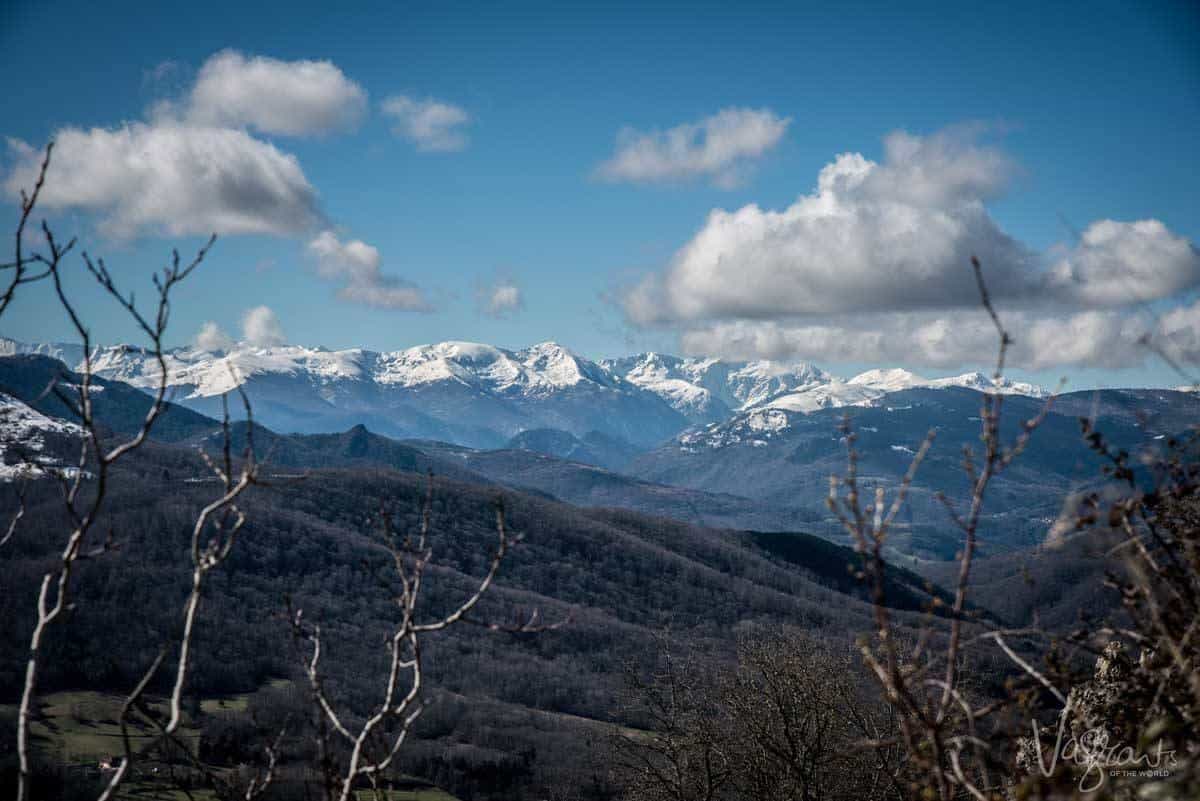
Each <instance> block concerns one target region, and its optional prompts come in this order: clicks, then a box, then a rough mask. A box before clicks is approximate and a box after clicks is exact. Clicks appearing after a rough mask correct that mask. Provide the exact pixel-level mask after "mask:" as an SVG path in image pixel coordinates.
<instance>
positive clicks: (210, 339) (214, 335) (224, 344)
mask: <svg viewBox="0 0 1200 801" xmlns="http://www.w3.org/2000/svg"><path fill="white" fill-rule="evenodd" d="M193 344H194V345H195V346H196V347H197V348H199V349H200V350H205V351H208V352H210V353H212V352H214V351H219V350H229V349H230V348H232V347H233V344H234V343H233V337H231V336H229V335H228V334H226V333H225V332H224V331H222V330H221V327H220V326H219V325H217V324H216V323H214V322H213V321H212V320H209V321H207V322H205V323H204V324H203V325H201V326H200V331H199V332H197V334H196V338H195V339H194V340H193Z"/></svg>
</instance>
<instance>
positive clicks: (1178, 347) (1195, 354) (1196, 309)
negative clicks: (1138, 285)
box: [1152, 300, 1200, 365]
mask: <svg viewBox="0 0 1200 801" xmlns="http://www.w3.org/2000/svg"><path fill="white" fill-rule="evenodd" d="M1152 341H1153V344H1154V345H1156V346H1157V347H1158V348H1159V349H1161V350H1162V352H1163V353H1165V354H1166V355H1167V356H1168V357H1170V358H1171V359H1173V360H1174V361H1175V362H1176V363H1178V364H1190V365H1198V364H1200V300H1197V301H1195V302H1194V303H1192V304H1191V305H1190V306H1179V307H1177V308H1175V309H1172V310H1171V311H1169V312H1167V313H1166V314H1164V315H1163V316H1162V317H1161V318H1160V319H1159V321H1158V325H1157V326H1155V330H1154V338H1153V340H1152Z"/></svg>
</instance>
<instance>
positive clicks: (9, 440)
mask: <svg viewBox="0 0 1200 801" xmlns="http://www.w3.org/2000/svg"><path fill="white" fill-rule="evenodd" d="M82 433H83V432H82V429H80V427H79V426H77V425H76V424H74V423H69V422H67V421H65V420H58V419H56V418H53V417H47V416H46V415H44V414H42V413H41V412H39V411H37V410H36V409H33V408H31V407H30V406H28V405H27V404H25V403H23V402H22V401H19V400H17V399H16V398H14V397H12V396H11V395H8V394H6V393H3V392H0V481H14V480H17V479H20V478H36V477H39V476H43V475H45V474H46V472H47V470H49V469H51V468H56V469H59V470H64V471H68V470H71V469H77V468H67V467H64V466H63V465H62V463H61V461H60V460H59V459H58V458H56V457H55V456H53V455H52V454H50V453H47V452H46V440H47V438H48V437H50V438H55V437H57V438H63V437H69V438H72V439H75V438H78V437H79V436H80V435H81V434H82Z"/></svg>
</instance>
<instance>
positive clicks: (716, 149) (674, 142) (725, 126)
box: [596, 108, 791, 187]
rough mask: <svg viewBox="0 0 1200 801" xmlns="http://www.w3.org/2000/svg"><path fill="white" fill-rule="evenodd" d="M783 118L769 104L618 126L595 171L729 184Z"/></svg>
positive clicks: (780, 128) (618, 177)
mask: <svg viewBox="0 0 1200 801" xmlns="http://www.w3.org/2000/svg"><path fill="white" fill-rule="evenodd" d="M789 124H791V119H790V118H788V117H780V116H778V115H777V114H775V113H774V112H773V111H771V110H770V109H748V108H727V109H723V110H721V111H719V112H717V113H716V114H714V115H713V116H711V117H706V118H704V119H702V120H700V121H699V122H690V123H686V124H683V125H678V126H676V127H674V128H669V129H667V130H665V131H650V132H641V131H637V130H635V129H633V128H624V129H622V130H621V131H620V132H619V133H618V134H617V149H616V152H615V153H614V154H613V156H612V158H610V159H609V160H608V161H606V162H604V163H603V164H601V165H600V166H599V167H598V168H597V169H596V175H597V177H599V178H601V179H604V180H608V181H629V182H633V183H642V182H659V181H677V180H682V179H688V178H695V177H698V176H706V177H708V178H709V179H711V180H712V182H713V183H714V184H716V185H718V186H722V187H730V186H733V185H736V184H737V183H738V182H739V181H740V180H741V178H742V176H743V174H744V172H745V171H746V169H747V168H748V167H749V164H750V162H751V161H752V160H754V159H757V158H759V157H761V156H762V155H763V154H765V153H766V152H767V151H769V150H771V149H772V148H774V147H775V146H776V145H778V144H779V141H780V140H781V139H782V138H783V135H784V133H785V132H786V131H787V128H788V125H789Z"/></svg>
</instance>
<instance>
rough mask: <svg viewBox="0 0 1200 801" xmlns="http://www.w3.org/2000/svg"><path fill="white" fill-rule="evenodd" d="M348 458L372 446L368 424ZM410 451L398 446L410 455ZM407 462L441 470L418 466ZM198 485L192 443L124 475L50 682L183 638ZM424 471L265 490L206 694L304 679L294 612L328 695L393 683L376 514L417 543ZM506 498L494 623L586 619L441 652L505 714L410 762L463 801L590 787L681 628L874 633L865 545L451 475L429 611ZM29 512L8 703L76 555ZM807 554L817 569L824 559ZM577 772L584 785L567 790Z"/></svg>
mask: <svg viewBox="0 0 1200 801" xmlns="http://www.w3.org/2000/svg"><path fill="white" fill-rule="evenodd" d="M337 445H338V447H339V448H341V449H343V450H345V449H349V450H350V451H356V450H357V447H358V446H357V445H355V436H354V434H353V432H351V434H350V435H349V440H348V441H341V440H339V441H338V442H337ZM368 451H370V448H369V447H368ZM282 453H283V452H282V451H281V454H282ZM404 453H406V451H404V450H397V451H395V452H394V453H393V454H392V455H393V456H395V457H396V458H397V459H398V461H401V462H402V461H403V459H401V458H400V456H402V455H403V454H404ZM292 455H293V456H294V455H295V454H294V453H293V454H292ZM289 461H290V459H289ZM295 463H296V464H297V466H300V465H301V464H302V460H300V459H298V458H297V459H296V462H295ZM406 466H411V467H415V468H422V467H424V465H422V464H420V463H419V460H418V462H417V463H414V464H411V465H406ZM200 474H201V470H200V469H199V460H198V457H197V456H196V454H195V453H194V451H193V450H191V449H190V448H181V447H177V446H171V445H166V444H161V443H156V444H155V445H154V446H153V447H151V448H148V449H146V450H143V451H140V452H138V453H137V455H136V457H135V458H132V459H130V460H129V461H127V462H125V463H124V466H123V467H122V468H121V469H120V471H119V472H118V473H117V474H115V475H114V477H113V478H114V480H113V484H112V487H113V489H112V496H111V498H110V502H109V503H108V505H107V509H108V510H109V512H108V514H107V516H106V518H105V519H104V520H103V521H102V524H101V525H100V526H98V530H100V531H104V532H107V531H109V530H110V529H111V531H112V532H113V536H114V538H115V540H116V541H117V542H119V543H120V549H119V550H118V551H116V552H114V553H111V554H109V555H107V556H104V557H102V558H98V559H95V560H88V561H87V562H86V563H84V564H82V565H81V567H80V570H79V576H78V589H77V594H76V596H75V597H76V604H77V605H76V609H75V611H74V612H73V614H72V615H71V617H70V619H69V620H68V621H67V622H66V623H65V624H64V625H61V626H59V627H57V628H55V629H54V630H53V632H52V633H51V634H50V636H49V639H48V641H47V644H46V648H47V658H46V659H45V670H44V673H43V683H42V687H43V688H44V690H46V691H52V690H54V689H62V688H86V687H103V688H109V689H111V688H128V687H131V686H132V685H133V684H134V683H135V682H136V679H137V675H138V674H139V673H140V672H141V671H142V670H144V669H145V667H146V666H147V665H148V664H149V663H150V662H151V661H152V660H153V659H154V657H155V655H156V654H157V652H158V648H159V647H160V646H161V644H162V637H163V633H164V632H172V631H175V630H176V627H177V625H178V621H179V605H180V603H181V601H182V598H183V596H184V594H185V592H186V587H187V582H188V577H189V562H188V558H187V550H186V549H187V538H188V535H189V532H190V525H191V520H192V518H193V516H194V514H195V512H196V510H197V509H198V508H199V507H200V506H201V505H202V504H203V503H204V502H206V501H207V500H209V499H210V498H211V497H212V495H213V493H214V491H215V485H214V484H212V483H210V482H205V481H202V480H197V478H196V477H197V476H199V475H200ZM426 480H427V479H426V478H425V476H424V475H422V474H421V473H419V472H415V471H412V470H409V471H405V470H398V469H392V468H387V467H383V466H382V465H381V464H380V463H377V464H376V466H375V467H373V468H372V469H362V468H361V467H360V468H357V469H329V468H323V469H315V470H311V471H310V472H309V473H308V475H307V476H306V477H304V478H300V479H296V478H289V477H287V475H282V474H281V475H280V476H279V477H277V478H275V479H274V480H272V481H271V483H270V486H268V487H263V488H257V489H255V490H254V491H253V493H252V495H251V496H249V497H247V499H246V502H245V503H244V504H243V508H244V509H245V511H246V513H247V515H248V520H249V522H248V523H247V526H246V528H245V530H244V531H243V533H242V535H241V539H240V540H239V542H238V544H237V547H236V549H235V551H234V554H233V556H232V558H231V559H230V561H229V562H228V563H227V564H226V565H224V566H223V567H222V568H221V570H220V571H219V574H217V575H215V577H214V579H213V580H212V581H211V583H210V584H209V586H208V588H207V591H206V595H205V598H204V604H203V606H202V612H201V616H200V629H199V636H198V641H197V643H198V645H197V651H196V659H195V671H194V674H193V682H192V684H191V687H192V690H193V691H194V692H195V693H196V694H197V695H198V696H205V697H207V696H211V695H215V694H222V693H229V692H240V691H248V690H252V689H254V688H256V687H259V686H262V685H264V683H266V682H267V681H268V680H270V679H288V678H294V677H295V674H296V670H297V664H298V663H297V661H296V659H297V657H296V655H295V653H294V651H293V650H292V649H291V648H290V647H289V640H288V627H287V624H286V622H285V620H284V615H283V612H284V610H285V608H286V604H287V603H288V601H289V599H290V602H291V603H292V604H293V605H295V606H300V607H302V608H304V610H305V614H306V616H307V617H308V618H309V619H313V620H318V621H321V623H322V625H323V628H324V630H325V631H326V632H327V652H326V657H325V661H324V665H325V667H326V669H327V670H328V671H329V672H330V674H331V677H332V678H331V686H332V687H334V688H336V692H337V694H338V696H339V697H340V698H344V699H345V700H346V701H347V702H349V703H351V704H352V705H355V706H356V708H360V709H365V708H366V705H369V704H370V703H371V700H370V699H371V698H372V697H373V696H372V695H371V693H372V691H373V690H374V689H375V685H376V684H377V683H378V681H380V680H382V673H381V671H382V660H383V658H384V650H383V648H382V647H381V645H380V643H381V641H382V638H383V635H384V632H385V630H386V626H387V621H388V620H389V619H390V616H391V615H393V614H394V611H395V608H394V606H393V605H392V603H391V602H390V599H389V592H388V587H387V582H386V580H384V579H382V578H381V577H382V576H386V570H385V568H386V564H387V561H388V556H387V553H386V551H385V550H384V549H383V548H382V547H381V546H380V544H379V540H378V534H377V531H376V527H375V518H376V515H377V513H378V512H379V511H380V510H381V509H384V510H387V511H390V512H392V513H394V514H395V515H396V523H397V527H398V529H399V530H401V531H407V530H411V529H412V528H413V527H414V526H416V524H417V519H418V512H419V509H420V504H421V497H422V495H423V493H424V491H425V487H426V483H425V482H426ZM498 496H499V497H502V498H503V501H504V504H505V509H506V512H507V518H508V521H509V524H510V526H511V528H512V530H513V531H515V532H517V533H519V534H520V535H522V536H523V537H524V541H523V543H522V544H521V545H520V546H519V547H518V548H517V549H516V550H515V551H514V552H513V553H512V555H511V558H510V559H509V560H508V561H507V562H506V563H505V565H504V567H503V570H502V573H501V583H500V586H499V587H498V588H497V590H496V591H495V592H494V593H493V594H491V595H489V597H488V599H487V601H486V603H485V605H484V608H483V609H482V611H481V613H480V617H482V618H485V619H489V620H501V621H503V620H511V619H514V617H515V616H516V615H517V614H518V613H525V614H528V612H529V610H531V609H537V610H539V612H540V613H541V615H542V617H543V619H547V620H556V619H564V618H570V621H571V622H570V624H569V625H567V626H565V627H563V628H561V629H559V630H555V631H551V632H546V633H544V634H541V635H538V636H527V635H520V636H517V635H504V634H494V633H493V634H489V633H487V632H486V631H484V630H481V629H478V628H475V627H466V628H457V629H453V630H451V631H449V632H447V633H446V634H444V635H441V636H439V638H438V639H437V640H435V641H434V642H433V644H432V645H431V646H430V647H429V650H428V652H427V657H428V660H429V661H428V665H429V670H430V675H429V678H428V681H429V686H430V687H433V688H437V691H439V692H448V693H454V694H457V695H458V696H461V697H462V698H465V699H466V701H465V702H464V703H465V704H466V706H467V707H468V708H475V709H492V710H493V712H494V714H491V715H490V716H489V719H488V722H487V723H486V725H485V724H482V723H481V722H480V719H479V717H478V716H471V715H467V716H463V717H462V718H461V719H454V720H449V721H447V720H441V719H439V718H437V717H436V716H434V717H433V718H431V720H440V723H439V724H438V726H439V727H440V728H437V729H436V730H426V731H425V736H426V737H427V738H433V739H436V740H437V741H439V742H440V743H441V745H445V743H446V742H458V743H462V744H464V747H463V748H462V749H459V750H458V751H456V753H463V754H468V755H469V756H468V757H464V760H465V761H462V762H461V764H460V763H456V764H457V765H458V766H457V767H454V766H448V763H437V764H434V762H429V761H425V762H423V761H422V760H433V759H434V756H432V755H434V754H437V753H443V751H444V749H441V750H436V749H432V747H430V748H425V747H422V746H420V745H418V746H417V747H414V748H413V749H412V750H411V751H410V752H407V754H408V756H407V757H406V758H407V759H410V760H412V762H411V763H410V764H409V765H408V767H409V769H411V770H413V771H416V772H418V773H421V772H424V773H425V774H427V775H429V776H430V777H431V778H436V779H437V780H438V781H440V782H442V783H443V784H448V785H449V786H451V788H452V789H458V790H459V791H460V792H463V793H464V794H469V795H475V796H476V797H482V796H481V795H480V794H482V793H483V792H484V789H483V787H484V784H481V783H480V782H482V780H479V781H477V782H476V784H472V782H473V781H475V780H473V779H471V776H472V775H475V774H473V773H472V770H474V769H475V768H477V767H478V764H476V762H480V761H482V762H487V763H488V764H492V765H493V766H497V765H499V766H501V767H503V766H505V765H508V766H509V767H511V769H512V770H514V771H517V770H520V771H526V773H527V774H528V775H525V778H523V779H522V781H523V782H526V785H525V786H527V787H528V788H536V787H538V786H541V787H546V786H548V783H552V782H555V781H561V780H563V779H564V778H569V780H571V781H577V780H582V779H583V774H584V773H586V771H587V770H588V765H590V764H591V763H590V761H589V756H588V754H589V753H591V751H590V750H589V749H590V746H589V744H588V743H589V739H588V738H594V737H595V736H596V733H597V730H595V729H593V728H589V727H590V726H593V725H595V724H584V723H580V722H579V721H580V720H581V719H582V720H584V721H587V720H598V721H609V722H621V721H622V717H621V716H622V712H621V708H622V707H621V704H620V703H618V700H617V694H618V689H619V686H620V682H619V679H618V675H619V673H620V671H621V669H622V667H623V665H625V664H626V663H628V662H631V661H634V662H636V661H637V660H639V659H643V658H645V657H646V656H647V655H648V654H650V653H652V652H653V650H654V636H655V634H656V633H657V632H660V631H661V630H663V629H670V630H671V632H672V636H673V637H675V638H677V639H679V640H682V641H687V642H688V643H690V644H691V645H693V646H697V647H702V648H704V649H705V650H707V651H709V652H711V653H713V654H715V655H718V656H719V655H720V654H722V653H725V654H728V653H731V652H732V649H733V647H734V644H735V642H736V639H737V636H738V635H739V633H740V632H744V631H746V630H747V627H748V626H753V625H758V624H773V623H775V624H779V623H786V624H789V625H795V626H802V627H804V628H806V629H809V630H810V631H818V632H819V631H826V632H829V633H830V634H831V635H832V636H838V637H844V636H846V635H847V633H850V632H857V631H863V630H866V629H867V628H868V627H869V625H870V612H869V608H868V606H867V605H866V604H865V603H864V602H863V601H862V600H861V597H860V595H861V593H860V592H859V590H858V588H857V587H855V586H853V584H852V583H849V584H848V583H847V569H848V566H849V565H850V563H851V562H852V561H853V559H854V555H853V553H852V552H850V551H848V550H845V549H841V548H837V547H836V546H832V545H830V544H828V543H825V542H823V541H819V540H815V539H813V538H809V537H807V536H806V535H803V534H795V535H783V534H774V535H769V536H770V537H773V538H776V537H777V538H787V540H788V543H789V545H788V550H787V553H786V554H782V555H780V553H779V552H778V549H777V548H774V547H764V543H763V542H762V541H761V538H762V536H763V535H756V536H750V535H745V534H739V533H736V532H729V531H721V530H713V529H704V528H698V527H695V526H690V525H687V524H684V523H678V522H673V521H670V520H668V519H665V518H660V517H651V516H646V515H641V514H638V513H634V512H629V511H623V510H622V511H616V510H603V509H581V508H578V507H574V506H570V505H567V504H564V503H560V502H557V501H553V500H549V499H546V498H543V497H538V496H535V495H530V494H525V493H520V492H515V491H511V490H508V489H501V488H499V487H497V486H495V485H490V486H489V485H479V484H471V483H466V482H462V481H457V480H453V479H449V478H440V479H436V484H435V491H434V508H433V529H434V535H433V546H434V553H435V557H434V558H435V562H436V563H437V564H438V565H439V567H438V569H437V570H436V571H435V572H434V573H433V574H431V575H430V576H429V577H428V578H427V582H428V584H427V595H426V596H425V602H426V603H427V604H428V607H426V608H427V610H428V612H429V613H430V614H433V613H434V612H436V610H437V609H439V608H445V607H446V605H448V604H449V603H451V602H452V601H453V599H455V598H459V597H461V595H462V594H463V593H464V592H466V591H467V588H468V586H469V585H470V583H471V578H470V577H477V576H479V575H480V574H481V572H482V571H483V570H484V565H485V562H486V559H487V558H488V555H489V554H490V552H491V549H492V547H493V546H494V542H495V532H494V528H493V521H494V510H493V504H494V502H495V500H496V499H497V497H498ZM27 500H28V503H29V509H28V512H27V514H26V518H25V520H24V521H23V523H22V528H21V533H20V534H18V536H17V537H16V538H14V539H13V540H12V541H11V542H9V543H8V545H7V546H6V553H5V574H6V579H5V581H4V582H3V584H2V585H0V620H2V621H4V622H3V624H2V625H0V692H2V693H3V699H2V700H3V701H10V700H11V699H12V698H13V697H14V696H15V695H16V694H17V693H18V687H19V681H20V677H21V675H22V670H23V656H22V655H23V652H24V645H25V643H26V642H27V638H28V635H29V632H30V627H31V626H32V623H33V605H34V599H35V597H36V589H37V584H38V581H39V580H40V576H41V573H42V571H43V570H44V569H45V564H46V560H47V559H48V558H50V557H51V555H52V554H53V553H54V552H55V549H56V548H58V547H60V542H59V540H58V538H56V536H55V535H56V532H61V531H62V530H63V522H64V521H63V520H62V519H61V516H60V511H59V510H60V499H59V490H58V487H57V486H56V485H55V484H54V483H53V482H51V481H38V482H33V483H31V485H30V487H29V492H28V498H27ZM11 502H12V494H11V493H4V494H3V501H0V505H3V506H4V508H2V509H0V513H5V514H7V513H8V512H10V511H11V509H10V508H8V507H9V505H10V504H11ZM35 532H36V534H34V533H35ZM776 542H778V541H776ZM809 549H811V552H812V553H813V554H815V555H818V556H819V558H814V559H813V560H811V561H810V560H806V559H805V553H806V552H808V551H809ZM916 584H917V582H916V581H915V578H914V577H911V576H910V575H905V576H902V575H901V574H900V573H899V572H898V573H897V586H901V585H903V586H904V587H907V588H908V592H907V593H906V594H905V595H902V596H898V599H899V601H900V603H901V605H903V606H910V607H915V606H918V605H919V604H920V603H921V598H920V596H919V593H920V590H919V587H917V586H916ZM845 590H852V592H845ZM134 610H136V614H135V615H131V614H130V613H131V611H134ZM901 616H902V617H905V616H907V613H901ZM505 710H507V711H505ZM522 710H523V711H522ZM535 710H540V711H541V712H535ZM542 713H549V714H542ZM531 715H533V717H531ZM430 725H433V724H430ZM501 743H502V744H503V745H502V746H501V745H499V744H501ZM467 745H470V748H467V747H466V746H467ZM518 754H524V756H523V757H520V758H518V757H517V756H516V755H518ZM531 754H532V755H533V756H530V755H531ZM522 760H523V761H522ZM434 761H435V762H436V760H434ZM504 769H505V770H507V769H508V768H504ZM563 771H568V772H570V771H576V774H575V775H572V776H570V777H564V775H563ZM490 781H491V780H489V782H490ZM496 786H497V787H499V786H501V785H496ZM531 792H532V789H531Z"/></svg>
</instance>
